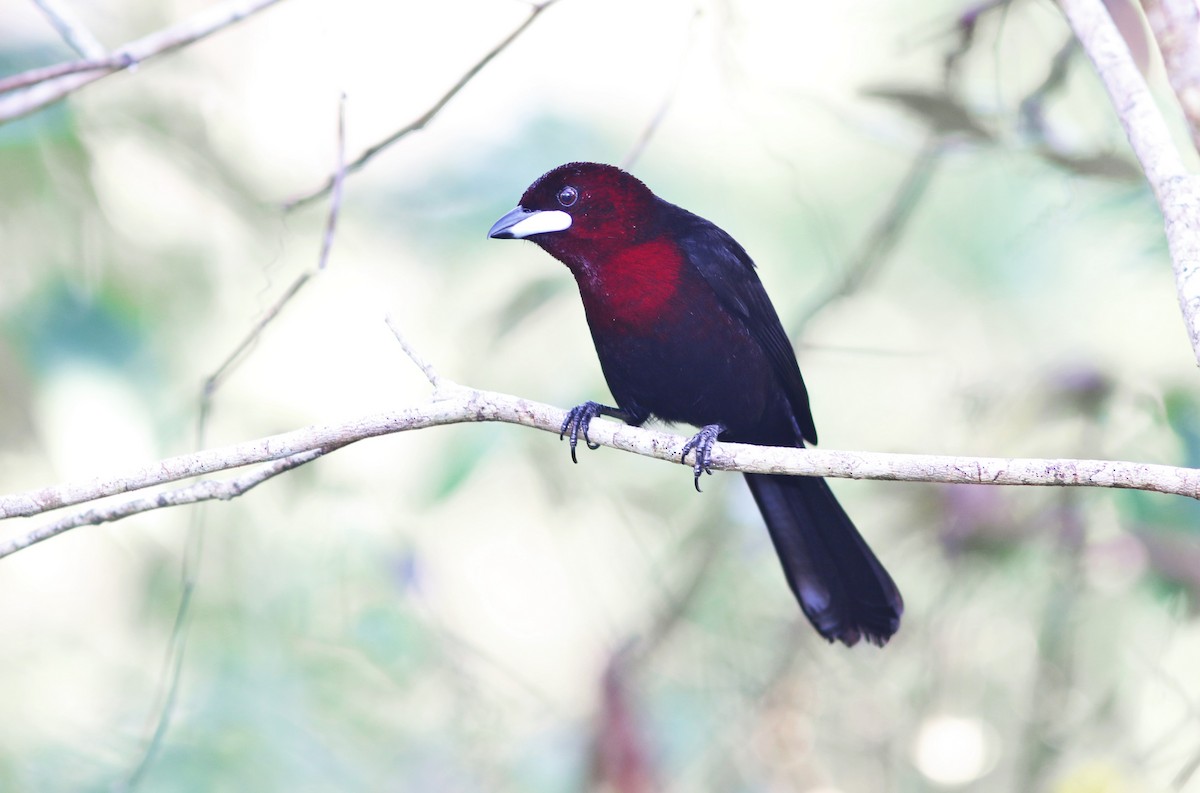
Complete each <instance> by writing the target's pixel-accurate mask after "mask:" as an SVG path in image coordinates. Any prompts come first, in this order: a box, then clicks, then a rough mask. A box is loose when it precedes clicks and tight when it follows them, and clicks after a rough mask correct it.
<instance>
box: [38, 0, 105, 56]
mask: <svg viewBox="0 0 1200 793" xmlns="http://www.w3.org/2000/svg"><path fill="white" fill-rule="evenodd" d="M33 2H34V5H36V6H37V7H38V8H40V9H42V13H43V14H45V15H46V18H47V19H49V20H50V24H51V25H53V26H54V29H55V30H57V31H58V35H60V36H62V37H63V40H64V41H65V42H67V44H69V45H70V46H71V49H73V50H75V51H76V52H78V53H79V54H80V55H81V56H83V57H84V58H92V59H96V58H103V57H104V56H105V54H106V53H107V52H108V51H107V50H106V49H104V45H103V44H101V43H100V40H99V39H97V38H96V37H95V36H93V35H92V31H90V30H88V29H87V27H85V26H84V24H83V22H81V21H80V20H79V18H78V17H76V16H75V13H74V12H73V11H71V9H69V8H67V7H66V6H64V5H63V4H62V3H60V2H58V0H33Z"/></svg>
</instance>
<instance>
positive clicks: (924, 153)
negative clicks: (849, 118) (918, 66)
mask: <svg viewBox="0 0 1200 793" xmlns="http://www.w3.org/2000/svg"><path fill="white" fill-rule="evenodd" d="M943 153H944V142H943V137H942V135H941V134H940V133H938V132H936V131H931V132H929V133H928V135H927V137H926V139H925V143H924V144H923V145H922V146H921V149H920V151H918V152H917V154H916V156H915V157H914V158H913V161H912V164H911V165H909V167H908V171H907V172H906V173H905V174H904V178H903V179H901V180H900V184H899V185H897V187H896V190H895V192H894V193H893V194H892V200H891V202H890V203H889V204H888V206H887V209H886V210H884V213H883V214H882V215H880V216H879V218H878V219H877V220H876V221H875V228H874V229H872V230H871V233H870V234H869V235H867V238H866V239H865V240H864V241H863V243H862V247H860V248H859V250H858V253H856V254H855V255H854V257H853V258H852V259H851V260H850V262H849V263H848V264H847V265H846V267H845V268H844V269H843V270H842V272H841V274H840V277H839V278H838V280H837V282H836V283H834V284H833V285H832V286H831V287H830V288H829V289H828V290H827V291H826V292H825V293H824V294H822V295H821V296H820V297H818V298H817V299H816V301H815V302H814V303H813V304H812V305H811V306H809V307H808V308H807V309H806V310H805V312H804V315H803V316H802V317H801V318H800V321H799V323H797V324H798V325H799V326H804V325H807V324H808V323H809V322H811V321H812V319H813V317H815V316H816V315H817V314H819V313H821V311H823V310H824V309H825V308H826V307H828V306H829V305H830V304H831V303H833V302H835V301H837V300H838V299H840V298H843V297H846V296H848V295H851V294H854V292H856V291H857V290H858V288H859V287H860V286H862V284H863V283H864V282H865V281H867V279H869V278H870V277H871V275H872V274H874V272H875V271H876V270H877V269H878V268H879V265H880V264H882V263H883V262H884V261H885V260H886V259H887V257H888V256H889V255H890V254H891V252H892V250H893V249H894V248H895V247H896V243H898V242H899V241H900V237H901V235H902V234H903V233H904V229H905V228H906V227H907V226H908V221H909V220H910V219H912V215H913V212H915V211H916V209H917V207H918V206H919V205H920V203H921V199H922V198H923V197H924V195H925V189H926V188H927V187H929V183H930V181H932V179H933V175H934V173H935V172H936V171H937V166H938V165H939V164H940V163H941V160H942V155H943Z"/></svg>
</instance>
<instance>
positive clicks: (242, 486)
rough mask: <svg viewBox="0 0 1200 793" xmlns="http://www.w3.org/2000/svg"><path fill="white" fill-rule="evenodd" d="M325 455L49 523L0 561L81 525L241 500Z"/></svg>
mask: <svg viewBox="0 0 1200 793" xmlns="http://www.w3.org/2000/svg"><path fill="white" fill-rule="evenodd" d="M321 454H322V452H321V450H319V449H314V450H312V451H307V452H302V453H300V454H295V455H292V456H291V457H285V458H283V459H282V460H275V461H274V462H272V463H269V464H268V465H264V466H262V467H261V468H259V469H258V470H256V471H252V472H251V473H248V474H242V475H241V476H238V477H235V478H233V479H228V480H224V481H218V480H211V481H202V482H196V483H195V484H191V485H188V486H187V487H181V488H179V489H177V490H171V491H167V492H164V493H159V494H158V495H154V496H148V497H138V498H131V499H128V500H126V501H121V502H118V503H115V504H107V505H105V506H103V507H97V508H95V509H88V510H84V511H83V512H77V513H75V514H74V515H68V516H67V517H65V518H62V519H60V520H57V521H55V522H54V523H49V524H47V525H45V526H42V527H40V528H38V529H36V530H34V531H31V532H28V533H27V534H24V535H22V536H21V537H16V538H14V539H13V540H11V541H9V542H7V543H0V558H3V557H5V556H8V555H9V554H13V553H16V552H17V551H20V550H23V549H25V548H28V547H29V546H30V545H35V544H37V543H39V542H41V541H42V540H48V539H50V538H51V537H54V536H57V535H59V534H62V533H63V532H65V531H69V530H70V529H74V528H77V527H79V526H99V525H100V524H101V523H111V522H112V521H116V520H121V519H122V518H128V517H130V516H131V515H137V514H138V513H141V512H149V511H150V510H152V509H162V508H164V507H178V506H181V505H183V504H198V503H200V502H201V501H211V500H213V499H220V500H221V501H229V500H231V499H234V498H237V497H238V496H240V495H242V494H243V493H245V492H246V491H247V490H250V489H251V488H253V487H255V486H256V485H259V484H261V483H263V482H265V481H267V480H268V479H270V478H272V477H274V476H278V475H279V474H282V473H283V472H284V471H290V470H292V469H293V468H297V467H299V466H301V465H304V464H305V463H309V462H312V461H313V460H315V459H317V458H318V457H320V456H321Z"/></svg>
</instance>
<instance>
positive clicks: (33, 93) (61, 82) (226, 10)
mask: <svg viewBox="0 0 1200 793" xmlns="http://www.w3.org/2000/svg"><path fill="white" fill-rule="evenodd" d="M277 2H279V0H230V2H227V3H223V4H221V5H218V6H213V7H211V8H207V9H205V10H204V11H201V12H200V13H198V14H196V15H195V16H193V17H191V18H190V19H187V20H185V21H183V22H180V23H179V24H177V25H172V26H171V27H169V28H165V29H163V30H159V31H156V32H154V33H151V34H150V35H148V36H143V37H142V38H140V39H137V40H136V41H131V42H129V43H128V44H125V45H123V46H121V47H118V48H117V49H116V50H115V51H114V52H113V53H112V58H113V61H112V65H111V66H109V67H107V68H93V69H89V70H87V71H75V72H71V73H67V74H63V75H62V76H60V77H56V78H54V79H51V80H44V81H42V82H38V83H37V84H36V85H33V86H32V87H30V88H28V89H27V90H24V91H20V92H15V93H8V94H5V95H3V96H0V123H4V122H6V121H12V120H13V119H16V118H20V117H21V116H25V115H28V114H30V113H33V112H34V111H36V110H40V109H42V108H43V107H45V106H46V105H49V104H52V103H54V102H57V101H58V100H60V99H62V98H63V97H65V96H67V95H69V94H71V93H72V92H74V91H77V90H79V89H80V88H82V87H83V86H85V85H88V84H89V83H93V82H95V81H96V80H99V79H101V78H103V77H107V76H108V75H110V74H113V73H115V72H118V71H121V70H122V69H126V68H128V67H129V66H131V65H132V64H135V63H141V62H143V61H145V60H148V59H150V58H153V57H155V56H156V55H162V54H163V53H167V52H171V51H173V50H177V49H179V48H181V47H186V46H188V45H189V44H194V43H195V42H197V41H200V40H201V39H203V38H206V37H208V36H210V35H212V34H213V33H216V32H217V31H219V30H223V29H224V28H227V27H229V26H230V25H232V24H234V23H236V22H239V21H241V20H243V19H245V18H246V17H248V16H250V15H252V14H256V13H258V12H259V11H262V10H263V9H264V8H267V7H269V6H272V5H274V4H275V3H277ZM17 77H20V75H17Z"/></svg>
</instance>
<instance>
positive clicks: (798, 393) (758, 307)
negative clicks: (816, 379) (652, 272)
mask: <svg viewBox="0 0 1200 793" xmlns="http://www.w3.org/2000/svg"><path fill="white" fill-rule="evenodd" d="M663 203H667V202H665V201H664V202H663ZM669 207H670V209H669V211H670V212H671V213H672V214H674V213H676V212H678V213H681V214H680V215H679V216H678V217H679V223H678V225H677V226H676V228H678V229H679V230H680V232H681V235H682V236H681V239H680V243H681V247H682V248H683V251H684V255H685V256H686V257H687V258H688V260H689V261H690V262H691V264H692V265H693V266H695V268H696V270H697V271H699V273H700V274H701V275H702V276H704V280H705V281H707V282H708V285H709V286H711V287H712V290H713V292H715V293H716V294H717V297H718V299H720V301H721V305H723V306H725V308H726V309H727V310H728V311H729V312H730V313H731V314H733V315H734V316H736V317H738V318H740V319H741V320H743V321H744V322H745V323H746V327H747V328H748V329H749V330H750V333H751V334H753V336H754V338H755V339H757V340H758V343H759V344H761V345H762V347H763V349H764V350H766V352H767V358H768V359H769V360H770V361H771V366H772V368H774V370H775V373H776V375H777V376H778V377H779V382H780V383H782V384H783V387H784V390H785V391H786V393H787V398H788V402H789V403H790V404H791V406H792V411H793V415H794V416H795V418H796V424H797V425H798V426H799V428H800V435H801V437H803V438H804V440H806V441H808V442H809V443H816V442H817V428H816V426H815V425H814V424H813V418H812V410H811V408H810V407H809V405H808V389H807V388H805V387H804V378H803V377H801V376H800V365H799V364H798V363H797V362H796V352H795V350H793V349H792V342H791V340H790V339H788V336H787V333H786V332H785V331H784V329H783V323H781V322H780V321H779V314H777V313H776V312H775V306H774V305H772V304H771V298H770V297H768V296H767V290H766V289H764V288H763V285H762V281H760V280H759V279H758V273H757V272H755V270H754V261H753V260H752V259H751V258H750V255H749V254H748V253H746V250H745V248H743V247H742V246H741V245H739V244H738V241H737V240H735V239H734V238H733V237H731V236H729V235H728V234H727V233H725V232H724V231H722V230H721V229H720V228H718V227H717V226H715V225H713V224H712V223H710V222H708V221H707V220H705V219H704V218H702V217H699V216H698V215H694V214H692V213H691V212H688V211H687V210H686V209H682V208H680V207H677V206H675V205H673V204H671V205H669Z"/></svg>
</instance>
